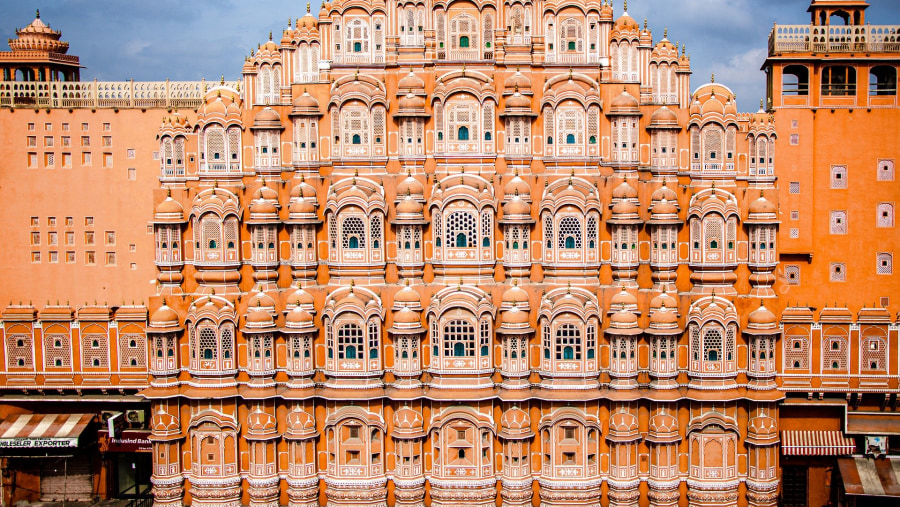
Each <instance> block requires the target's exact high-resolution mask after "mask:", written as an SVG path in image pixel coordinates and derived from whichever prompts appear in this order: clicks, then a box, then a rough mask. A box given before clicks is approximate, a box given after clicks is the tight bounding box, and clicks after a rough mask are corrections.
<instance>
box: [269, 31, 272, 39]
mask: <svg viewBox="0 0 900 507" xmlns="http://www.w3.org/2000/svg"><path fill="white" fill-rule="evenodd" d="M269 42H272V30H269Z"/></svg>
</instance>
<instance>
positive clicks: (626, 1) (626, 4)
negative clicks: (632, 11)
mask: <svg viewBox="0 0 900 507" xmlns="http://www.w3.org/2000/svg"><path fill="white" fill-rule="evenodd" d="M622 9H623V12H624V13H626V14H627V13H628V0H625V6H624V7H622Z"/></svg>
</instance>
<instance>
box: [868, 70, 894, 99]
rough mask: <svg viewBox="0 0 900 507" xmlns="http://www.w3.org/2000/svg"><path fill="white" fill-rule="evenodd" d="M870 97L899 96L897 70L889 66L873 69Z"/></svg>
mask: <svg viewBox="0 0 900 507" xmlns="http://www.w3.org/2000/svg"><path fill="white" fill-rule="evenodd" d="M869 95H877V96H882V95H897V69H896V67H891V66H888V65H879V66H877V67H872V70H871V71H870V72H869Z"/></svg>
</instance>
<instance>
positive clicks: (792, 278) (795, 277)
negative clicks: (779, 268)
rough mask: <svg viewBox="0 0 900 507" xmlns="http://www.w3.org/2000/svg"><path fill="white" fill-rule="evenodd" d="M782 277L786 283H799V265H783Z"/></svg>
mask: <svg viewBox="0 0 900 507" xmlns="http://www.w3.org/2000/svg"><path fill="white" fill-rule="evenodd" d="M784 279H785V280H784V281H785V283H786V284H788V285H800V266H799V265H797V264H787V265H785V266H784Z"/></svg>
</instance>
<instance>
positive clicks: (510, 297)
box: [502, 284, 529, 308]
mask: <svg viewBox="0 0 900 507" xmlns="http://www.w3.org/2000/svg"><path fill="white" fill-rule="evenodd" d="M502 302H503V303H502V304H503V305H511V306H513V305H514V306H518V305H519V304H522V303H524V305H523V308H528V303H529V299H528V293H527V292H525V291H524V290H523V289H522V288H521V287H519V285H518V284H515V285H513V286H512V287H510V288H509V289H507V290H506V291H505V292H504V293H503V298H502Z"/></svg>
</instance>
